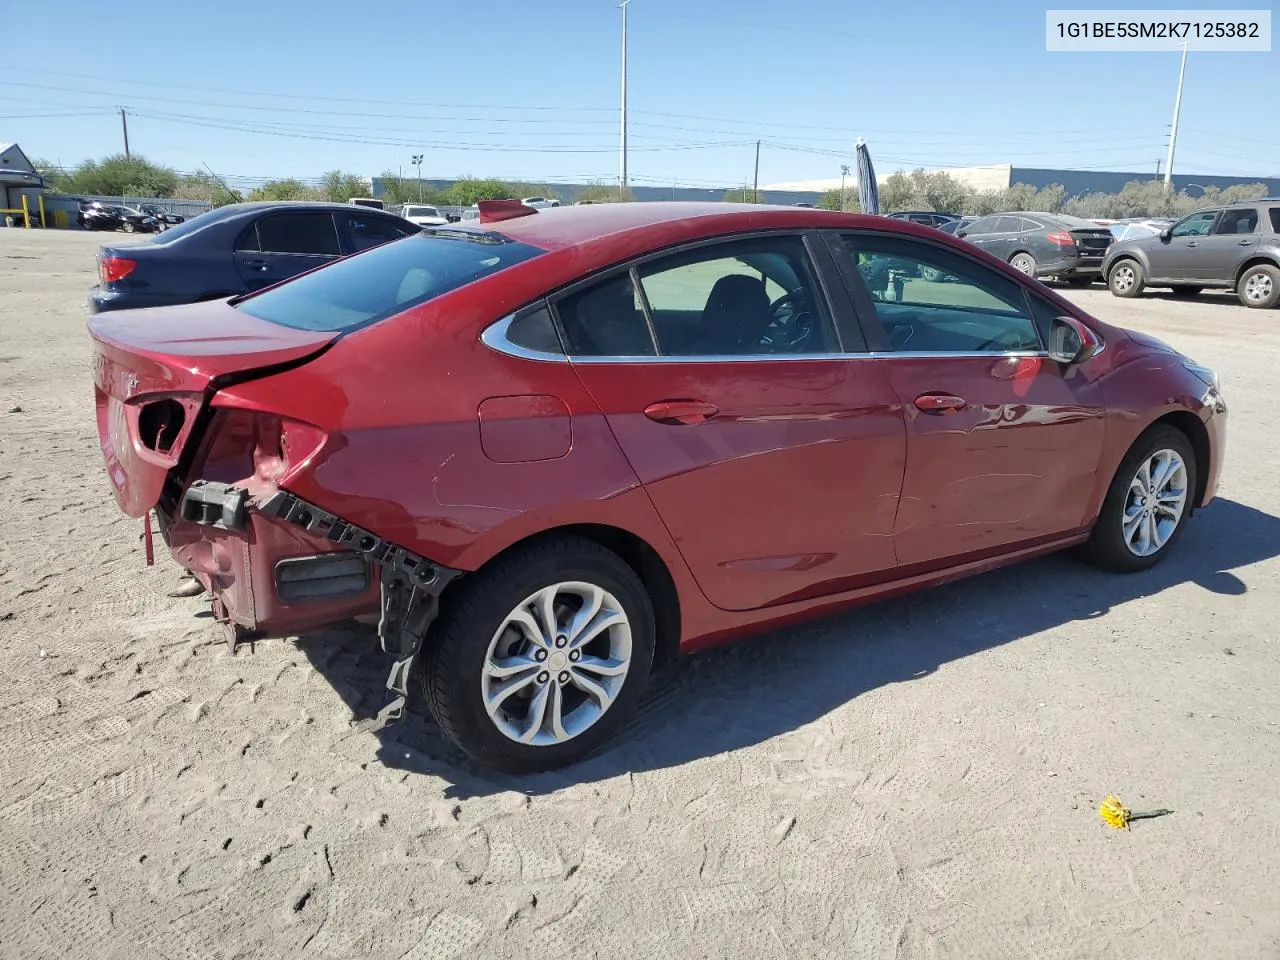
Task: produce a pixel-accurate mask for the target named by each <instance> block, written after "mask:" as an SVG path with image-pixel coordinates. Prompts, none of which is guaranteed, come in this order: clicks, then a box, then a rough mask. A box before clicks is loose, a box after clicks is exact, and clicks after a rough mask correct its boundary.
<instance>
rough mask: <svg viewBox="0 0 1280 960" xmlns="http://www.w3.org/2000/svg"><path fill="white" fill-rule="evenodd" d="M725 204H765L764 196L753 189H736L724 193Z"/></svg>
mask: <svg viewBox="0 0 1280 960" xmlns="http://www.w3.org/2000/svg"><path fill="white" fill-rule="evenodd" d="M723 199H724V202H725V203H764V194H763V193H761V192H760V191H758V190H753V189H752V188H751V187H734V188H733V189H732V190H726V191H725V192H724V197H723Z"/></svg>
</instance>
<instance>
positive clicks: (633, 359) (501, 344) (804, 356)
mask: <svg viewBox="0 0 1280 960" xmlns="http://www.w3.org/2000/svg"><path fill="white" fill-rule="evenodd" d="M516 317H517V315H516V314H514V313H511V314H508V315H507V316H505V317H503V318H502V319H501V320H498V321H497V322H496V323H492V324H490V325H489V326H488V327H486V328H485V330H484V331H483V332H482V333H481V334H480V341H481V343H483V344H484V345H485V346H486V347H488V348H489V349H490V350H494V351H496V352H497V353H501V354H505V355H506V356H509V357H518V358H519V359H521V360H536V361H538V362H540V363H679V364H689V363H776V362H778V361H780V360H796V361H814V360H893V359H902V360H922V359H947V358H950V359H955V360H986V359H994V360H999V359H1003V358H1006V357H1040V358H1042V359H1047V358H1048V356H1049V354H1048V352H1047V351H1043V350H1005V351H988V352H981V353H980V352H977V351H974V352H958V353H946V352H942V351H927V350H918V351H902V352H899V353H895V352H893V351H890V350H886V351H881V352H875V351H868V352H864V353H748V354H733V355H726V356H705V357H699V356H678V355H670V356H659V357H655V356H648V355H643V354H640V355H636V356H625V355H619V356H611V357H570V356H568V355H566V354H563V353H546V352H544V351H542V350H530V349H529V348H528V347H522V346H520V345H519V344H517V343H512V342H511V340H510V339H509V338H508V336H507V332H508V331H509V330H510V329H511V324H513V323H514V322H515V320H516Z"/></svg>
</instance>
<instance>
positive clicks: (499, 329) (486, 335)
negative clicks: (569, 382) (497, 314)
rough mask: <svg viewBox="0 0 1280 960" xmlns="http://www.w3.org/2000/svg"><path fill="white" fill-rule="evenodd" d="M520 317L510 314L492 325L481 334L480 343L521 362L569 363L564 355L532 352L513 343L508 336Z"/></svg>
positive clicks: (539, 351) (538, 351) (540, 351)
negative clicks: (517, 358)
mask: <svg viewBox="0 0 1280 960" xmlns="http://www.w3.org/2000/svg"><path fill="white" fill-rule="evenodd" d="M518 317H519V314H518V313H509V314H507V315H506V316H505V317H503V318H502V319H501V320H499V321H497V322H496V323H491V324H489V326H487V327H485V329H484V330H483V331H482V332H481V334H480V342H481V343H483V344H484V345H485V346H486V347H488V348H489V349H490V350H494V351H496V352H497V353H502V354H506V355H507V356H509V357H519V358H520V359H521V360H537V361H539V362H540V363H568V362H569V358H568V356H566V355H565V354H563V353H547V352H545V351H542V350H530V349H529V348H528V347H522V346H520V344H518V343H513V342H512V341H511V339H510V338H509V337H508V336H507V333H508V331H510V329H511V325H512V324H513V323H515V322H516V319H517V318H518Z"/></svg>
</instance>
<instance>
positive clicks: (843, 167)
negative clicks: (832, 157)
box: [840, 163, 849, 213]
mask: <svg viewBox="0 0 1280 960" xmlns="http://www.w3.org/2000/svg"><path fill="white" fill-rule="evenodd" d="M848 175H849V165H848V164H847V163H842V164H840V212H841V213H843V212H844V211H845V209H846V208H847V207H848V206H849V205H848V203H846V202H845V193H844V178H845V177H847V176H848Z"/></svg>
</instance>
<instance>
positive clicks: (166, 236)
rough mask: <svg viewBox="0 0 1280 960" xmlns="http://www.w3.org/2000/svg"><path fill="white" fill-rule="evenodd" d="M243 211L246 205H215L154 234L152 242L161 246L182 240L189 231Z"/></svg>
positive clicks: (193, 231) (238, 214)
mask: <svg viewBox="0 0 1280 960" xmlns="http://www.w3.org/2000/svg"><path fill="white" fill-rule="evenodd" d="M243 213H244V207H242V206H235V205H231V206H226V207H215V208H214V209H212V210H206V211H205V212H204V213H202V214H200V215H199V216H195V217H192V218H191V219H190V220H185V221H183V222H182V223H179V224H177V225H175V226H172V227H170V228H169V229H168V230H165V231H163V232H162V233H156V234H152V236H151V242H152V243H155V244H159V245H161V246H163V245H164V244H166V243H173V241H175V240H181V239H182V238H183V237H185V236H186V235H187V234H189V233H195V232H196V231H197V230H202V229H204V228H205V227H207V226H209V224H211V223H218V222H219V221H221V220H226V219H228V218H230V217H238V216H241V215H242V214H243Z"/></svg>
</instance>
